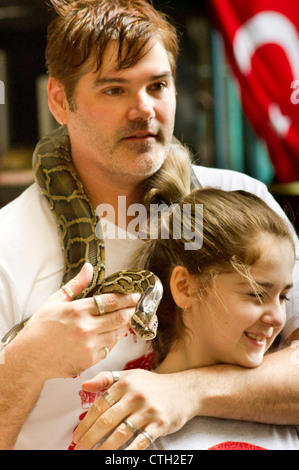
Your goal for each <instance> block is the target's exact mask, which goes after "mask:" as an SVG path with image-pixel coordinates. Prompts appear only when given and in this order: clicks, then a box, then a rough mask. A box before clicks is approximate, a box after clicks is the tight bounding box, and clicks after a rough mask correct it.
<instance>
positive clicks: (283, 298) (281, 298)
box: [280, 294, 291, 302]
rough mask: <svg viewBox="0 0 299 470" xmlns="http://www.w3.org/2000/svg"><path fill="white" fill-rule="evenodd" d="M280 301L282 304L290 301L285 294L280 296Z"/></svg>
mask: <svg viewBox="0 0 299 470" xmlns="http://www.w3.org/2000/svg"><path fill="white" fill-rule="evenodd" d="M280 300H282V301H283V302H284V301H286V302H288V301H289V300H291V299H290V298H289V297H288V296H287V295H286V294H282V295H281V296H280Z"/></svg>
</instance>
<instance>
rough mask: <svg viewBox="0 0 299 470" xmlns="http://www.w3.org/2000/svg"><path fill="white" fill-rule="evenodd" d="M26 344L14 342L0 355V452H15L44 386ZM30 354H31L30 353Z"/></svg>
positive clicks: (19, 341) (19, 340)
mask: <svg viewBox="0 0 299 470" xmlns="http://www.w3.org/2000/svg"><path fill="white" fill-rule="evenodd" d="M26 349H27V348H26V345H25V344H24V343H23V341H22V340H21V337H20V339H18V341H15V342H14V341H13V342H12V343H11V344H9V345H8V346H7V348H6V349H5V351H2V353H1V355H0V390H1V393H0V449H1V450H11V449H13V447H14V445H15V442H16V440H17V437H18V435H19V433H20V431H21V428H22V426H23V424H24V422H25V420H26V418H27V416H28V415H29V414H30V412H31V410H32V409H33V407H34V405H35V403H36V401H37V399H38V397H39V395H40V392H41V389H42V387H43V384H44V380H43V377H42V375H40V374H36V371H35V372H34V370H32V367H30V362H29V361H28V357H27V354H26ZM27 352H28V353H29V351H28V350H27Z"/></svg>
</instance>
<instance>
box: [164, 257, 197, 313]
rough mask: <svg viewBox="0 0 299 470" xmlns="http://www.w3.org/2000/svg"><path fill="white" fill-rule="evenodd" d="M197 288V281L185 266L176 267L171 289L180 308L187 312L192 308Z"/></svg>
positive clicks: (171, 279)
mask: <svg viewBox="0 0 299 470" xmlns="http://www.w3.org/2000/svg"><path fill="white" fill-rule="evenodd" d="M195 288H196V281H195V279H194V278H193V277H191V276H190V274H189V272H188V271H187V269H186V268H184V267H183V266H176V267H175V268H174V269H173V271H172V274H171V278H170V289H171V293H172V297H173V300H174V301H175V303H176V304H177V306H178V307H180V308H181V309H183V310H185V309H187V308H189V307H191V304H192V298H193V296H192V293H193V292H194V289H195Z"/></svg>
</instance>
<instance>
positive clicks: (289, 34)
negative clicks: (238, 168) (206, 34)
mask: <svg viewBox="0 0 299 470" xmlns="http://www.w3.org/2000/svg"><path fill="white" fill-rule="evenodd" d="M208 3H209V6H210V13H211V18H212V21H213V24H214V26H215V27H216V28H217V29H218V30H219V31H220V32H221V34H222V36H223V38H224V43H225V48H226V52H227V57H228V61H229V62H230V64H231V66H232V69H233V72H234V75H235V76H236V78H237V81H238V83H239V86H240V94H241V99H242V105H243V109H244V113H245V114H246V115H247V117H248V119H249V121H250V122H251V124H252V125H253V127H254V129H255V131H256V132H257V134H258V135H260V137H262V138H263V139H264V140H265V141H266V143H267V145H268V150H269V154H270V158H271V160H272V163H273V166H274V168H275V173H276V179H277V181H278V182H281V183H288V182H293V181H299V104H298V103H299V2H297V1H293V2H288V1H286V0H248V1H244V0H210V1H209V2H208ZM297 90H298V91H297Z"/></svg>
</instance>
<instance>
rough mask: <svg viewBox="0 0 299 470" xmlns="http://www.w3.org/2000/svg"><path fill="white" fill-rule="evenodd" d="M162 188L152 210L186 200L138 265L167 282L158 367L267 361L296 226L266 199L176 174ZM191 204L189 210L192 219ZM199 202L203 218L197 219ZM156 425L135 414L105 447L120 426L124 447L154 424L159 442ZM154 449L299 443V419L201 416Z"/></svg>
mask: <svg viewBox="0 0 299 470" xmlns="http://www.w3.org/2000/svg"><path fill="white" fill-rule="evenodd" d="M160 181H161V179H160ZM154 186H155V188H156V189H153V190H152V191H151V192H148V199H147V200H146V203H147V209H149V208H150V204H152V203H153V202H156V201H161V200H162V201H164V202H166V204H168V205H170V204H173V203H174V202H175V201H177V200H179V202H178V203H176V204H175V206H174V207H173V208H172V210H170V212H165V213H162V214H161V218H160V221H159V225H158V228H157V233H158V236H157V237H155V238H153V239H149V240H147V241H146V242H145V243H144V244H143V246H142V248H141V249H140V250H139V252H138V253H137V256H136V259H135V263H134V265H135V267H137V268H143V269H148V270H151V271H153V272H154V273H155V274H157V275H158V277H159V278H160V279H161V281H162V284H163V287H164V295H163V298H162V301H161V304H160V306H159V309H158V319H159V327H158V334H157V337H156V338H155V340H153V342H152V348H153V363H152V369H154V370H155V371H156V372H157V373H159V374H169V373H173V372H177V371H183V370H188V369H191V368H197V367H202V368H203V367H205V366H210V365H216V364H224V363H229V364H233V365H236V366H241V367H246V368H256V367H258V366H259V365H260V364H261V362H262V360H263V356H264V354H265V353H266V351H267V350H268V349H269V348H270V346H271V345H272V344H273V342H274V340H275V338H276V337H277V335H278V334H279V332H280V331H281V329H282V328H283V326H284V324H285V321H286V312H285V304H286V302H287V300H288V294H289V291H290V289H291V287H292V271H293V267H294V262H295V250H294V244H293V240H292V235H291V233H290V231H289V228H288V226H287V225H286V223H285V222H284V221H283V220H282V219H281V217H280V216H278V215H277V214H276V213H275V212H274V211H273V210H272V209H270V208H269V207H268V205H267V204H266V203H264V202H263V201H262V200H261V199H260V198H258V197H257V196H255V195H253V194H251V193H247V192H245V191H233V192H227V191H223V190H218V189H212V188H205V189H199V190H195V191H193V192H191V194H189V195H186V193H187V191H186V190H185V187H184V184H183V183H182V182H179V185H178V184H177V181H175V180H174V181H173V184H172V186H173V187H170V185H169V182H168V184H167V186H165V187H164V189H163V184H162V185H161V186H160V188H162V189H157V188H158V187H159V184H158V182H157V184H155V185H154ZM186 188H189V184H187V186H186ZM184 206H185V207H186V206H187V207H188V208H189V212H187V213H188V214H190V217H189V219H188V218H187V219H186V220H184V217H182V214H183V211H184ZM199 207H200V208H202V209H203V217H202V219H201V218H200V217H198V216H197V214H198V210H197V209H198V208H199ZM186 225H187V226H188V227H186ZM178 228H179V229H180V230H179V232H180V236H177V235H178ZM167 230H168V236H165V233H167ZM186 233H187V237H186ZM162 234H164V235H163V236H162ZM191 239H196V240H197V241H200V242H198V249H192V250H191V249H186V247H187V246H188V244H189V243H190V240H191ZM241 370H242V369H240V371H241ZM240 373H241V372H240ZM120 380H121V379H120ZM111 393H113V392H111ZM99 400H103V399H102V398H100V399H99ZM182 406H184V403H182ZM185 406H187V404H185ZM96 408H97V412H96V410H95V408H92V409H91V410H90V411H89V413H88V415H87V417H86V418H85V420H84V421H83V423H81V425H79V427H78V431H79V434H81V436H82V435H84V433H85V431H86V430H87V429H88V428H89V427H91V428H90V430H89V431H88V432H87V435H88V437H89V439H86V437H87V435H86V434H85V436H84V437H83V439H82V440H80V445H81V446H80V447H81V448H82V447H84V441H86V440H87V441H88V440H89V442H90V441H91V439H90V436H91V435H92V434H93V433H94V435H93V438H94V436H95V434H96V420H97V418H98V408H99V407H96ZM102 409H103V408H102ZM144 420H145V418H144ZM93 424H95V426H93ZM121 426H122V432H120V427H121ZM126 428H128V429H126ZM152 428H153V429H151V426H150V425H146V429H145V422H141V421H140V418H139V419H137V415H136V417H135V419H134V414H132V416H129V421H128V420H127V421H124V422H123V423H122V424H121V425H120V426H119V427H118V428H117V430H116V431H114V433H112V436H111V437H108V439H107V440H106V441H105V442H104V443H102V444H101V446H100V449H103V450H104V449H105V448H109V442H110V440H111V438H112V439H114V441H113V442H115V436H116V433H117V432H118V441H117V442H118V444H119V445H122V444H124V442H125V440H126V439H127V434H128V432H129V433H131V436H132V429H133V430H134V429H136V430H141V432H144V431H142V430H145V435H146V436H147V437H148V439H149V440H151V441H154V440H155V438H156V437H158V436H155V435H154V434H155V431H154V427H152ZM127 431H128V432H127ZM94 442H95V441H94ZM149 442H150V441H149ZM215 446H216V447H215ZM129 448H130V447H129ZM150 448H151V449H175V450H179V449H185V450H186V449H190V450H191V449H197V450H207V449H212V448H213V449H214V448H226V449H227V448H228V449H235V448H238V449H241V448H242V449H243V448H245V449H251V448H264V449H299V441H298V434H297V431H296V427H295V426H274V425H268V424H260V423H250V422H243V421H234V420H224V419H218V418H210V417H195V418H193V419H192V420H191V421H190V422H188V423H187V424H186V425H185V426H184V427H183V428H182V429H180V430H179V431H178V432H176V433H174V434H171V435H169V436H165V437H159V438H158V439H157V440H156V441H155V442H154V443H153V442H152V445H151V447H150Z"/></svg>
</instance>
